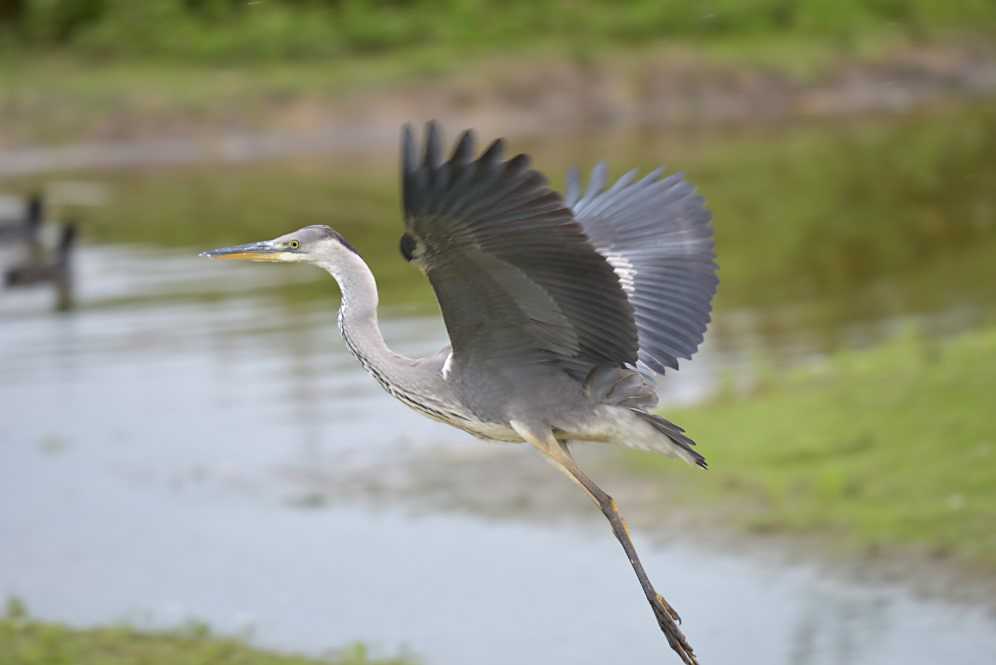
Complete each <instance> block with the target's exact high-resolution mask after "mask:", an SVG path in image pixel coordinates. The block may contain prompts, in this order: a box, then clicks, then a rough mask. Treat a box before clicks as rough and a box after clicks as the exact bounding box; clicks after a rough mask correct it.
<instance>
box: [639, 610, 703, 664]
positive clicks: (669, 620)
mask: <svg viewBox="0 0 996 665" xmlns="http://www.w3.org/2000/svg"><path fill="white" fill-rule="evenodd" d="M650 606H651V607H653V608H654V616H655V617H657V624H658V625H659V626H660V627H661V630H662V631H663V632H664V637H666V638H667V643H668V644H670V645H671V648H672V649H674V652H675V653H676V654H678V655H679V656H681V660H682V661H683V662H684V663H685V665H699V661H698V660H696V659H695V653H694V651H693V650H692V645H690V644H689V643H688V640H686V639H685V635H684V634H683V633H682V632H681V629H680V628H678V623H677V622H679V621H681V618H680V617H679V616H678V613H677V612H675V611H674V608H673V607H671V606H670V605H669V604H668V602H667V601H666V600H664V598H663V597H662V596H661V595H660V594H657V597H656V598H654V599H652V600H650Z"/></svg>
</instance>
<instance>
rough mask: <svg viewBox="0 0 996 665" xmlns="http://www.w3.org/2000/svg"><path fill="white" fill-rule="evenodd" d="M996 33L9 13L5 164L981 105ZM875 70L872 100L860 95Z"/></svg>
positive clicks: (412, 0)
mask: <svg viewBox="0 0 996 665" xmlns="http://www.w3.org/2000/svg"><path fill="white" fill-rule="evenodd" d="M994 34H996V5H993V4H992V3H989V2H984V1H981V0H980V1H971V2H964V3H960V5H959V8H958V10H957V11H955V10H953V9H951V8H950V3H948V2H944V1H942V0H916V1H912V2H902V1H894V0H854V1H852V2H847V3H839V2H834V1H832V0H810V1H808V2H805V3H796V2H789V1H787V0H784V1H783V0H765V1H764V2H750V3H738V2H729V1H728V0H723V1H721V2H715V3H711V4H710V5H708V6H707V7H704V6H700V5H699V4H696V3H691V4H690V3H687V2H681V1H679V0H664V1H661V0H638V1H637V2H633V3H628V4H627V5H626V7H625V9H621V8H620V6H619V4H618V3H614V2H610V1H609V0H576V1H574V2H570V3H556V2H528V1H527V0H514V1H512V2H506V3H496V2H495V3H491V2H467V1H466V0H452V1H444V2H435V1H430V0H408V1H402V2H398V1H394V0H391V1H383V2H378V1H372V2H355V1H351V0H338V1H333V0H329V1H320V0H313V1H310V2H309V1H307V0H301V1H299V2H292V3H275V2H259V3H247V2H236V1H234V0H233V1H228V0H199V1H195V0H190V1H189V2H179V1H177V0H148V1H147V2H142V3H136V2H130V1H126V0H44V1H42V0H24V1H23V2H15V3H13V4H9V3H8V4H5V3H4V2H2V1H0V126H2V127H3V128H4V132H3V133H2V135H0V150H2V149H9V148H12V147H25V146H34V145H45V144H59V143H74V142H86V141H106V140H120V139H125V138H134V137H144V136H190V135H208V136H210V135H214V134H218V133H231V132H258V131H296V130H302V129H314V128H316V127H330V126H331V127H336V128H339V129H343V128H350V127H354V126H355V125H356V124H357V122H358V120H363V121H366V122H368V123H370V124H372V125H373V126H377V123H376V122H374V120H375V119H380V120H381V122H387V117H389V118H390V121H389V124H391V125H393V124H396V118H397V117H402V118H404V117H423V116H424V117H439V116H447V115H453V114H463V115H466V114H467V113H468V110H473V109H477V110H478V111H479V114H478V115H479V116H482V115H485V114H486V113H490V114H491V115H492V116H496V117H498V118H501V117H505V116H510V117H513V118H514V119H515V122H512V123H511V124H512V125H514V126H515V127H520V126H521V125H522V124H523V120H524V118H523V117H522V116H521V115H519V114H524V113H525V112H526V111H528V112H529V113H532V114H540V118H541V120H542V122H540V123H539V124H540V125H541V126H551V125H562V124H563V122H564V117H563V116H564V115H565V114H566V115H567V116H569V117H575V116H576V117H578V118H582V119H586V120H588V121H599V122H608V121H618V120H619V119H620V118H627V117H628V118H632V117H637V116H639V117H644V119H649V120H651V121H653V122H663V121H664V120H663V119H668V120H667V121H668V122H676V123H681V122H684V123H687V122H693V121H694V122H697V121H700V120H702V119H709V118H712V119H714V120H715V119H719V120H722V119H726V120H730V119H733V120H743V119H744V117H753V116H765V114H768V115H770V114H771V113H773V111H772V109H773V108H775V107H779V108H781V107H784V109H785V110H784V111H777V112H775V113H776V114H779V113H780V114H789V115H790V114H792V113H798V112H805V113H814V112H815V113H825V112H829V113H834V112H841V111H842V110H848V109H849V110H855V109H860V110H864V111H868V110H870V109H879V110H881V109H883V108H886V109H887V108H891V106H890V105H893V104H895V103H896V102H895V101H894V100H895V99H897V98H898V99H901V100H906V99H910V100H913V102H911V103H915V104H916V105H924V104H925V103H926V102H928V101H931V100H934V101H936V99H938V98H959V97H960V96H972V95H976V94H978V92H977V91H976V90H975V88H974V87H973V86H976V85H977V83H978V81H984V80H987V79H986V76H985V71H986V70H987V69H988V68H990V66H991V65H990V63H991V62H992V61H993V60H994V59H996V56H994V55H993V49H992V36H993V35H994ZM862 68H864V70H865V71H864V73H865V74H867V77H866V78H867V80H866V81H865V85H864V86H863V87H862V90H865V91H866V92H861V91H856V89H854V88H853V86H852V87H848V85H847V81H853V80H854V79H855V76H856V72H857V73H860V71H861V70H862ZM976 70H981V71H982V72H983V73H982V74H979V73H975V72H976ZM845 74H846V75H845ZM859 78H860V77H859ZM908 85H909V86H912V87H910V89H909V90H907V89H906V87H905V86H908ZM806 86H818V87H822V88H824V90H823V92H821V93H820V94H819V95H816V96H814V97H812V98H808V97H806V98H803V97H802V96H800V95H799V93H800V90H799V88H800V87H806ZM879 89H881V91H879V92H875V91H876V90H879ZM551 91H555V94H554V93H551ZM867 91H871V92H867ZM928 93H929V94H928ZM861 95H870V96H871V97H872V99H865V98H861V99H854V98H852V97H855V96H857V97H861ZM841 96H846V97H847V98H846V99H844V100H843V101H838V102H834V101H833V100H835V99H838V98H839V97H841ZM696 100H697V101H696ZM731 100H739V101H731ZM901 103H903V104H905V103H906V102H905V101H903V102H901ZM779 105H781V106H779ZM562 107H563V108H562ZM565 108H566V109H568V110H567V111H565V110H564V109H565ZM543 109H546V111H543ZM558 109H559V110H558ZM392 110H393V111H394V113H395V115H391V112H392ZM543 113H545V115H543ZM731 116H732V117H731ZM526 117H528V115H527V116H526ZM482 119H483V120H487V117H486V116H485V117H484V118H481V117H475V120H476V121H477V122H478V123H479V122H481V120H482ZM613 119H614V120H613ZM510 122H511V121H510ZM359 124H363V123H359Z"/></svg>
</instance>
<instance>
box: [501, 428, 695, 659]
mask: <svg viewBox="0 0 996 665" xmlns="http://www.w3.org/2000/svg"><path fill="white" fill-rule="evenodd" d="M513 427H515V429H516V431H518V432H519V433H520V434H521V435H523V438H525V439H526V440H527V441H529V443H531V444H533V446H535V447H536V449H537V450H539V451H540V452H541V453H543V455H544V456H545V457H546V458H547V459H548V460H550V461H551V462H552V463H553V464H554V466H556V467H557V468H558V469H560V470H561V471H563V472H564V473H566V474H567V475H568V476H569V477H570V478H571V479H572V480H573V481H575V482H576V483H577V484H578V485H580V486H581V487H582V488H584V490H585V492H586V493H587V494H588V496H589V497H591V500H592V501H594V502H595V504H596V505H597V506H598V507H599V509H601V511H602V513H603V514H604V515H605V517H606V519H608V520H609V524H610V525H611V526H612V533H614V534H615V536H616V538H617V539H618V540H619V542H620V544H622V546H623V549H624V550H626V556H627V557H629V563H630V565H631V566H632V567H633V571H634V572H635V573H636V577H637V579H639V580H640V586H641V587H643V593H644V594H646V596H647V600H648V601H649V602H650V606H651V607H652V608H653V610H654V616H655V617H657V623H658V625H660V627H661V630H662V631H663V632H664V636H665V637H666V638H667V641H668V644H670V645H671V648H672V649H674V651H675V652H676V653H677V654H678V655H679V656H681V659H682V660H683V661H684V662H685V663H686V664H687V665H698V660H696V658H695V654H694V653H693V651H692V647H691V645H689V644H688V641H687V640H686V639H685V636H684V634H682V632H681V629H680V628H678V623H677V622H679V621H680V620H681V619H680V617H679V616H678V613H677V612H675V611H674V609H673V608H672V607H671V606H670V605H669V604H668V603H667V601H666V600H664V597H663V596H661V595H660V594H659V593H657V591H656V590H655V589H654V586H653V585H652V584H651V583H650V579H649V578H648V577H647V573H646V571H644V569H643V564H642V563H640V557H639V556H637V554H636V548H635V547H634V546H633V540H632V539H631V538H630V535H629V528H628V527H627V526H626V521H625V520H624V519H623V516H622V513H620V512H619V506H618V505H616V501H615V499H613V498H612V497H611V496H609V495H608V494H606V493H605V492H604V491H602V489H601V488H600V487H599V486H598V485H596V484H595V483H594V481H592V480H591V478H589V477H588V476H586V475H585V474H584V472H583V471H581V469H579V468H578V466H577V464H576V463H575V462H574V458H573V457H571V454H570V452H569V451H568V450H567V446H566V445H565V444H563V443H561V442H560V441H557V440H556V439H555V438H554V437H553V435H552V434H550V433H548V434H547V435H546V436H545V437H542V436H536V434H535V433H533V432H530V431H528V430H526V429H525V428H524V427H521V426H519V425H518V423H513Z"/></svg>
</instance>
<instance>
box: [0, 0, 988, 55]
mask: <svg viewBox="0 0 996 665" xmlns="http://www.w3.org/2000/svg"><path fill="white" fill-rule="evenodd" d="M955 4H956V5H957V6H956V7H955V6H954V5H955ZM0 19H3V20H0V44H4V43H5V44H6V45H7V48H8V49H9V50H14V49H16V48H18V47H22V48H23V47H27V48H30V49H33V50H38V49H46V48H47V49H69V50H72V51H73V52H75V53H78V54H80V55H84V56H86V57H91V58H101V57H103V58H107V57H122V56H123V57H132V58H133V57H138V58H143V59H145V58H150V57H153V58H157V57H158V58H163V57H165V58H177V59H181V60H190V61H198V62H232V61H247V60H249V61H254V62H267V61H276V60H283V61H293V60H298V61H299V60H305V59H311V58H328V57H333V58H334V57H342V56H348V55H355V54H372V53H388V52H395V53H397V52H402V51H406V50H412V49H418V48H421V47H425V46H427V45H443V46H444V47H445V48H447V49H449V50H450V52H451V53H464V54H466V53H468V52H476V53H480V52H492V53H494V52H504V51H506V50H508V49H509V48H511V49H519V48H521V47H522V46H523V45H524V44H529V43H532V42H535V41H545V42H549V43H557V44H560V45H562V46H563V47H565V48H568V49H571V50H574V51H577V52H590V51H591V50H592V49H598V48H607V47H612V46H618V45H634V44H645V43H648V42H653V41H656V40H660V39H692V40H715V39H719V40H723V39H727V38H730V37H734V38H737V37H758V38H765V37H772V36H774V37H778V38H781V37H783V36H785V35H797V36H800V37H803V38H808V39H816V40H823V41H834V42H837V43H842V44H847V43H849V42H851V41H853V40H855V39H858V38H860V37H861V36H862V35H864V34H868V33H882V32H893V33H899V34H903V35H906V36H908V37H910V38H914V39H925V38H930V37H936V36H938V35H943V34H946V33H949V32H950V31H969V32H973V33H976V34H992V33H993V32H994V31H996V7H994V5H993V4H992V3H991V2H988V0H960V1H959V2H958V3H951V2H949V1H948V0H804V1H799V0H711V1H710V2H687V1H686V0H632V1H631V2H627V3H624V4H620V3H618V2H613V1H612V0H569V1H562V2H561V1H557V0H505V1H504V2H496V1H494V0H491V1H485V0H297V1H295V2H245V1H244V0H186V1H182V2H181V1H180V0H144V1H143V2H133V1H132V0H23V1H22V2H17V3H13V4H10V3H6V4H0Z"/></svg>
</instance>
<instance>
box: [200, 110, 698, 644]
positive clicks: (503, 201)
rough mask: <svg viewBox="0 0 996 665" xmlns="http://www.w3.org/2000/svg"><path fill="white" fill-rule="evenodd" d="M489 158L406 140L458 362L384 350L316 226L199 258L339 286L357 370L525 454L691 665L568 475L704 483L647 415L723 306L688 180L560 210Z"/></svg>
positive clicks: (367, 307) (571, 193) (362, 268)
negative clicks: (532, 456) (568, 494)
mask: <svg viewBox="0 0 996 665" xmlns="http://www.w3.org/2000/svg"><path fill="white" fill-rule="evenodd" d="M502 147H503V144H502V142H501V141H496V142H495V143H494V144H492V146H491V147H490V148H488V149H487V150H486V151H485V152H484V153H483V154H482V155H481V156H480V157H478V158H476V159H475V158H474V148H473V140H472V137H471V135H470V133H469V132H468V133H465V134H464V135H463V136H462V137H461V139H460V141H459V143H458V145H457V147H456V148H455V149H454V151H453V153H452V156H451V157H450V159H449V160H448V161H444V160H443V158H442V148H441V141H440V138H439V134H438V130H437V129H436V127H435V125H430V126H429V131H428V137H427V140H426V144H425V151H424V156H422V155H420V154H419V152H418V150H417V147H416V145H415V141H414V137H413V135H412V133H411V131H410V130H408V129H407V128H406V131H405V141H404V148H403V187H404V203H405V216H406V223H407V227H406V231H405V233H404V235H403V236H402V241H401V251H402V254H403V256H404V257H405V258H406V259H408V260H409V261H410V262H411V263H413V264H415V265H416V266H417V267H418V268H419V269H421V270H422V271H423V272H424V273H425V274H426V275H427V277H428V278H429V280H430V282H431V283H432V286H433V288H434V290H435V291H436V296H437V298H438V299H439V302H440V309H441V310H442V314H443V318H444V320H445V322H446V327H447V331H448V333H449V335H450V341H451V346H449V347H447V348H445V349H443V350H441V351H440V352H439V353H437V354H435V355H433V356H429V357H427V358H417V359H416V358H407V357H405V356H402V355H399V354H397V353H395V352H393V351H392V350H391V349H389V348H388V347H387V345H386V344H385V343H384V339H383V337H382V335H381V332H380V328H379V325H378V321H377V304H378V297H377V286H376V281H375V279H374V276H373V273H372V272H371V271H370V269H369V268H368V267H367V265H366V263H365V262H364V261H363V259H362V258H361V257H360V255H359V253H358V252H357V251H356V250H355V249H354V248H353V247H352V246H351V245H350V244H349V243H348V242H347V241H346V240H345V239H344V238H342V236H341V235H339V234H338V233H337V232H335V231H333V230H332V229H329V228H328V227H324V226H310V227H306V228H304V229H301V230H299V231H295V232H294V233H290V234H288V235H286V236H281V237H279V238H276V239H274V240H272V241H265V242H261V243H252V244H250V245H240V246H237V247H228V248H223V249H220V250H214V251H212V252H207V253H206V254H207V255H209V256H218V257H222V258H248V259H254V260H263V261H287V262H308V263H314V264H316V265H318V266H320V267H322V268H324V269H325V270H327V271H328V272H329V273H330V274H331V275H332V276H333V277H334V278H335V280H336V281H337V282H338V283H339V286H340V289H341V291H342V302H341V305H340V308H339V329H340V331H341V333H342V337H343V340H344V341H345V343H346V346H347V347H348V348H349V350H350V351H351V352H352V353H353V355H355V356H356V357H357V358H358V359H359V361H360V364H362V365H363V367H364V369H366V370H367V372H369V373H370V374H371V375H372V376H373V377H374V379H376V381H377V382H378V383H379V384H380V385H381V386H383V387H384V389H385V390H387V391H388V392H389V393H391V394H392V395H393V396H395V397H396V398H398V399H399V400H401V401H402V402H404V403H405V404H407V405H409V406H411V407H412V408H414V409H416V410H417V411H419V412H421V413H422V414H424V415H425V416H427V417H429V418H432V419H433V420H437V421H440V422H444V423H447V424H450V425H453V426H454V427H458V428H460V429H462V430H464V431H466V432H469V433H471V434H473V435H475V436H477V437H480V438H484V439H489V440H493V441H501V442H508V443H529V444H531V445H532V446H533V447H535V448H536V449H537V450H538V451H539V452H540V453H542V454H543V455H544V457H546V458H547V459H548V460H549V461H550V462H552V463H553V464H554V465H555V466H557V467H558V468H559V469H560V470H562V471H564V472H565V473H567V474H568V475H569V476H570V477H571V479H572V480H574V481H575V482H577V483H578V484H579V485H581V487H582V488H584V490H585V491H586V492H587V493H588V495H589V496H590V497H591V498H592V499H593V500H594V501H595V502H596V503H597V504H598V506H599V507H600V509H601V510H602V512H603V513H604V514H605V516H606V517H607V518H608V520H609V522H610V524H611V525H612V529H613V532H614V533H615V535H616V537H617V538H618V539H619V541H620V543H622V545H623V547H624V548H625V550H626V553H627V555H628V556H629V560H630V563H631V564H632V566H633V568H634V570H635V571H636V574H637V577H638V578H639V580H640V584H641V586H642V587H643V590H644V593H645V594H646V596H647V599H648V601H649V602H650V604H651V606H652V608H653V610H654V614H655V616H656V617H657V620H658V623H659V625H660V627H661V629H662V630H663V631H664V633H665V635H666V636H667V639H668V641H669V643H670V644H671V646H672V648H674V649H675V651H677V652H678V653H679V655H680V656H681V657H682V659H683V660H684V661H685V662H686V663H695V662H696V661H695V657H694V655H693V654H692V649H691V647H690V646H689V645H688V643H687V641H686V640H685V638H684V636H683V635H682V634H681V631H680V630H679V629H678V627H677V625H676V623H675V622H676V619H677V614H676V613H675V612H674V610H673V609H671V607H670V606H669V605H667V603H666V602H665V601H664V599H663V598H662V597H661V596H660V595H659V594H658V593H657V592H656V591H655V590H654V588H653V586H652V585H651V584H650V581H649V579H648V578H647V576H646V573H645V572H644V570H643V567H642V565H641V564H640V561H639V558H638V557H637V554H636V550H635V549H634V548H633V544H632V541H631V540H630V537H629V532H628V530H627V529H626V526H625V523H624V522H623V520H622V516H621V515H620V513H619V509H618V507H617V506H616V503H615V501H614V500H612V498H611V497H609V496H608V495H607V494H605V492H603V491H602V490H601V489H600V488H598V486H597V485H595V484H594V483H593V482H592V481H591V480H590V479H589V478H588V477H587V476H586V475H585V474H584V473H583V472H582V471H581V470H580V469H579V468H578V467H577V465H576V464H575V463H574V460H573V458H572V457H571V455H570V451H569V448H568V444H569V443H573V442H577V441H594V442H601V443H612V444H617V445H623V446H628V447H632V448H637V449H641V450H647V451H650V452H657V453H663V454H666V455H670V456H673V457H678V458H681V459H684V460H686V461H687V462H689V463H692V464H697V465H699V466H702V467H705V460H704V459H703V458H702V456H701V455H699V454H698V453H697V452H695V450H694V449H693V446H694V445H695V444H694V443H693V442H692V441H691V440H690V439H689V438H688V437H686V436H685V434H684V432H683V431H682V430H681V428H679V427H677V426H676V425H674V424H672V423H670V422H668V421H667V420H664V419H663V418H661V417H659V416H657V415H654V414H652V413H650V411H649V410H650V409H651V408H652V407H653V406H655V405H656V403H657V395H656V393H655V392H654V387H655V375H656V374H659V373H663V372H664V370H665V368H677V358H678V357H685V358H687V357H690V356H691V354H692V353H693V352H694V351H695V350H696V348H697V347H698V345H699V343H700V342H701V341H702V336H703V334H704V332H705V328H706V325H707V324H708V322H709V312H710V307H711V305H710V303H711V299H712V296H713V293H714V292H715V289H716V284H717V280H716V277H715V267H716V266H715V264H714V263H713V259H714V254H713V244H712V231H711V229H710V228H709V224H708V222H709V219H710V216H709V213H708V212H706V210H705V208H704V206H703V201H702V199H701V198H700V197H698V196H696V195H695V194H694V189H693V188H692V187H691V185H689V184H688V183H686V182H684V181H683V180H682V179H681V177H680V176H678V175H672V176H668V177H667V178H660V171H655V172H652V173H651V174H649V175H648V176H646V177H644V178H643V179H642V180H640V181H636V180H635V172H632V173H630V174H627V175H626V176H624V177H623V178H622V179H621V180H620V181H619V182H617V183H616V184H615V185H613V186H612V187H611V188H608V189H606V188H605V184H606V183H605V169H604V166H601V165H600V166H599V167H597V168H596V170H595V172H594V173H593V176H592V182H591V183H590V185H589V187H588V189H587V191H585V192H582V187H581V182H580V179H579V178H578V177H577V175H576V174H575V173H572V174H571V177H570V180H569V184H568V191H567V193H566V195H565V196H564V197H561V196H560V195H558V194H556V193H555V192H553V191H552V190H550V189H549V188H548V187H547V186H546V180H545V179H544V178H543V177H542V176H541V175H540V174H538V173H537V172H536V171H533V170H532V169H530V168H529V164H528V160H527V159H526V158H525V157H524V156H522V155H520V156H518V157H515V158H513V159H510V160H504V159H503V155H502Z"/></svg>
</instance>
